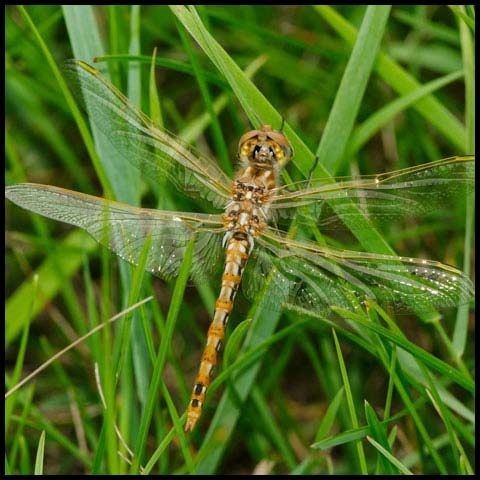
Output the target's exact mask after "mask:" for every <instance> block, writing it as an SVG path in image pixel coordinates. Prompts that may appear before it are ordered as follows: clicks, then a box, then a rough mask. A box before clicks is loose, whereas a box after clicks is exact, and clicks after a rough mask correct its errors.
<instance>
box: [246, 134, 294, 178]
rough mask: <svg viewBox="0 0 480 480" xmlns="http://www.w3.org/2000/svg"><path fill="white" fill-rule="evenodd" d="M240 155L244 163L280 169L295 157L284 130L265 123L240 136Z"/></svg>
mask: <svg viewBox="0 0 480 480" xmlns="http://www.w3.org/2000/svg"><path fill="white" fill-rule="evenodd" d="M238 156H239V157H240V160H241V161H242V162H243V163H246V164H249V165H254V166H256V167H258V168H274V169H280V168H283V167H284V166H285V164H286V163H287V162H288V161H289V160H290V159H291V158H292V157H293V148H292V146H291V145H290V142H289V141H288V139H287V137H286V136H285V134H284V133H283V132H279V131H278V130H274V129H273V128H272V127H271V126H270V125H263V127H261V128H260V129H258V130H250V131H249V132H247V133H245V135H243V136H242V138H240V141H239V143H238Z"/></svg>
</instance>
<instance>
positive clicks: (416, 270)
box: [242, 228, 474, 314]
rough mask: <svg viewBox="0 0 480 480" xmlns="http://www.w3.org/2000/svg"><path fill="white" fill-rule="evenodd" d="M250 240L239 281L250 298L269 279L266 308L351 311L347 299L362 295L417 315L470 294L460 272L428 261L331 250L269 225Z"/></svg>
mask: <svg viewBox="0 0 480 480" xmlns="http://www.w3.org/2000/svg"><path fill="white" fill-rule="evenodd" d="M256 240H257V242H256V246H255V248H254V251H253V252H252V258H251V259H250V260H249V261H248V264H247V268H246V270H245V274H244V276H245V278H244V279H243V280H242V284H243V287H244V291H245V293H246V295H247V297H250V298H253V297H254V296H255V294H256V293H257V292H258V291H260V290H261V289H262V288H263V287H264V285H265V282H266V281H267V280H268V281H271V282H272V288H271V289H270V290H269V294H268V295H266V296H265V299H264V300H263V301H262V306H264V307H266V308H267V309H270V310H277V309H278V308H279V307H282V306H284V305H286V304H293V305H297V306H299V307H301V308H303V309H306V310H310V311H313V312H317V313H322V314H326V313H328V312H329V309H330V306H332V305H335V306H338V307H342V308H345V309H347V310H352V298H354V297H355V298H357V299H358V300H359V301H362V300H364V299H365V297H368V298H371V299H373V300H376V301H377V302H379V303H380V304H387V305H390V306H391V307H393V308H394V309H395V311H396V312H398V313H405V312H415V313H419V312H422V311H428V310H431V309H432V308H435V309H445V308H449V307H455V306H457V305H461V304H464V303H466V302H468V300H469V299H470V298H471V297H472V296H473V293H474V291H473V284H472V282H471V281H470V279H469V278H468V277H467V276H466V275H465V274H464V273H463V272H461V271H459V270H457V269H456V268H454V267H450V266H448V265H443V264H441V263H439V262H435V261H431V260H423V259H417V258H406V257H394V256H389V255H377V254H373V253H363V252H353V251H346V250H335V249H330V248H325V247H320V246H318V245H316V244H314V243H308V242H298V241H293V240H290V239H288V238H286V237H284V236H280V234H279V232H276V231H274V230H273V229H271V228H268V229H266V230H265V231H264V234H262V235H261V236H260V237H258V238H257V239H256ZM353 304H355V302H354V303H353Z"/></svg>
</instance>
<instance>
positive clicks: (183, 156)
mask: <svg viewBox="0 0 480 480" xmlns="http://www.w3.org/2000/svg"><path fill="white" fill-rule="evenodd" d="M65 73H66V75H67V77H68V78H69V79H70V83H71V85H72V87H73V89H74V90H75V91H76V92H77V94H78V96H79V98H80V99H82V100H83V102H82V103H83V105H84V107H85V109H86V111H87V113H88V114H89V117H90V119H91V121H92V122H94V123H95V125H96V126H97V127H98V128H99V129H100V130H101V131H102V133H104V134H105V136H106V137H107V138H108V139H109V141H110V142H111V143H112V144H113V145H114V147H115V148H116V150H117V151H118V152H119V154H121V155H124V156H125V157H126V158H127V159H128V161H130V162H131V163H132V164H133V165H134V166H135V167H137V168H139V169H140V170H141V172H142V173H144V174H145V175H147V176H148V177H150V178H151V179H152V180H153V181H155V182H158V180H159V179H163V178H165V177H166V178H167V179H168V181H169V183H172V184H173V185H175V187H176V188H177V189H178V190H179V191H181V192H185V193H186V194H187V195H190V196H193V197H201V198H204V199H206V200H208V201H210V202H211V203H212V204H213V205H214V206H215V207H216V208H224V206H225V205H226V203H227V202H228V200H229V193H230V188H231V185H232V181H231V179H230V178H229V177H228V176H227V175H226V174H225V173H224V172H223V171H222V170H221V169H220V168H219V167H218V165H217V164H216V163H215V162H213V161H212V160H210V159H209V158H207V157H205V156H202V155H200V154H199V153H194V151H193V148H192V147H190V146H188V145H185V144H184V143H183V142H182V141H181V140H180V139H178V138H176V137H175V136H174V135H173V134H170V133H167V132H166V130H164V129H161V128H159V127H158V126H155V125H154V123H153V120H151V119H150V118H148V117H147V116H146V115H145V114H144V113H143V112H141V111H140V110H138V109H137V108H136V107H135V106H134V105H132V104H131V103H130V102H129V101H128V99H127V98H126V97H125V96H124V95H123V94H122V93H121V92H120V91H119V90H118V89H116V88H115V87H114V86H113V85H111V84H110V82H108V81H107V80H106V79H105V78H104V77H103V76H101V75H100V73H99V72H98V71H97V70H95V69H94V68H93V67H90V66H89V65H87V64H85V63H83V62H80V61H77V60H71V61H69V62H66V64H65Z"/></svg>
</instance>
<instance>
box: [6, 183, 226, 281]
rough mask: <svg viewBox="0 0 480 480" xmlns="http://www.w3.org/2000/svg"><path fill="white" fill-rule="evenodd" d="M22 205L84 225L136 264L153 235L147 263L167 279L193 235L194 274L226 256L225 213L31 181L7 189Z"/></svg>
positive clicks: (175, 270) (207, 272)
mask: <svg viewBox="0 0 480 480" xmlns="http://www.w3.org/2000/svg"><path fill="white" fill-rule="evenodd" d="M5 196H6V198H8V199H10V200H11V201H12V202H13V203H15V204H17V205H19V206H20V207H22V208H26V209H27V210H30V211H32V212H35V213H38V214H40V215H43V216H45V217H48V218H52V219H54V220H58V221H61V222H65V223H69V224H71V225H75V226H77V227H79V228H82V229H83V230H86V231H87V232H88V233H89V234H90V235H92V237H93V238H95V240H97V241H98V242H99V243H101V244H102V245H105V246H107V247H108V248H109V249H110V250H112V251H113V252H115V253H116V254H117V255H118V256H120V257H121V258H123V259H124V260H126V261H128V262H130V263H133V264H135V265H136V264H137V263H138V261H139V258H140V254H141V252H142V248H143V246H144V243H145V240H146V239H147V238H148V237H149V236H151V246H150V251H149V252H148V256H147V261H146V266H145V269H146V270H147V271H149V272H151V273H153V274H154V275H156V276H159V277H161V278H163V279H166V280H168V279H171V278H173V277H175V276H176V275H177V273H178V269H179V268H180V264H181V261H182V258H183V254H184V252H185V249H186V246H187V243H188V242H189V241H190V239H192V238H195V246H194V257H193V262H192V267H191V277H192V278H193V279H195V280H199V279H201V278H203V277H205V276H208V275H210V274H211V273H212V272H213V271H214V270H215V268H217V267H218V266H219V264H221V262H222V259H223V252H222V245H221V243H222V235H223V233H224V232H223V224H222V217H221V216H219V215H206V214H196V213H180V212H166V211H161V210H150V209H145V208H134V207H131V206H128V205H124V204H121V203H117V202H112V201H109V200H105V199H103V198H98V197H93V196H91V195H85V194H83V193H78V192H74V191H71V190H65V189H62V188H57V187H52V186H49V185H39V184H33V183H21V184H17V185H12V186H9V187H7V188H6V189H5Z"/></svg>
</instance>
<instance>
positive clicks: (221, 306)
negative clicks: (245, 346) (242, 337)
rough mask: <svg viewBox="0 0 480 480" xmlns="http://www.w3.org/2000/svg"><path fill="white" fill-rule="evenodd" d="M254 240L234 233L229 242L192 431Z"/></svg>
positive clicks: (191, 412)
mask: <svg viewBox="0 0 480 480" xmlns="http://www.w3.org/2000/svg"><path fill="white" fill-rule="evenodd" d="M251 246H252V240H251V238H249V236H248V235H247V234H245V233H243V232H237V233H234V234H233V235H232V237H231V238H230V240H229V241H228V243H227V252H226V258H225V268H224V270H223V275H222V286H221V290H220V294H219V296H218V299H217V301H216V303H215V313H214V315H213V321H212V323H211V325H210V328H209V329H208V337H207V345H206V346H205V349H204V351H203V354H202V360H201V363H200V368H199V370H198V374H197V377H196V379H195V384H194V386H193V391H192V395H191V397H190V403H189V404H188V411H187V423H186V425H185V430H186V431H192V430H193V427H194V426H195V423H196V422H197V420H198V418H199V417H200V415H201V413H202V407H203V404H204V403H205V397H206V392H207V388H208V386H209V385H210V380H211V378H212V376H213V373H214V367H215V365H216V363H217V353H218V352H219V351H220V349H221V346H222V340H223V337H224V336H225V329H226V326H227V321H228V317H229V316H230V312H231V311H232V308H233V299H234V298H235V294H236V293H237V290H238V286H239V285H240V279H241V277H242V273H243V270H244V268H245V264H246V263H247V260H248V256H249V254H250V251H251Z"/></svg>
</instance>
